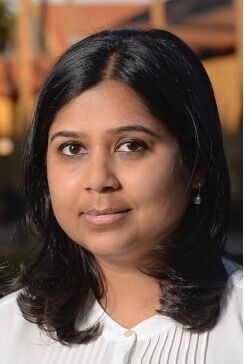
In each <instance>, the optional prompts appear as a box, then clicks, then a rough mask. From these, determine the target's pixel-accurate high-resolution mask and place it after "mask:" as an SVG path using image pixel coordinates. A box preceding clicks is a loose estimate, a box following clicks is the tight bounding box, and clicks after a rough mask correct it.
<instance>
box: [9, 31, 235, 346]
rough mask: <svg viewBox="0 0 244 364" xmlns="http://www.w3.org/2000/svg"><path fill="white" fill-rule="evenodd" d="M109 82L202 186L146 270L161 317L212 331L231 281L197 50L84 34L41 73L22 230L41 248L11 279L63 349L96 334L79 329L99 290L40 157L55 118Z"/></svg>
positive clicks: (151, 38) (209, 109)
mask: <svg viewBox="0 0 244 364" xmlns="http://www.w3.org/2000/svg"><path fill="white" fill-rule="evenodd" d="M105 79H114V80H118V81H120V82H122V83H124V84H127V85H129V86H130V87H131V88H132V89H134V90H135V91H136V92H137V94H138V95H139V96H140V97H141V99H142V100H143V102H144V104H145V105H146V106H147V107H148V109H149V110H150V112H151V113H152V114H153V115H154V116H156V117H157V118H158V119H159V120H162V122H163V123H164V125H166V127H167V128H168V129H169V130H170V132H171V133H172V134H173V135H174V136H175V138H176V139H177V141H178V144H179V147H180V151H181V155H182V158H183V162H184V165H185V169H186V171H187V173H188V176H189V185H190V183H191V182H192V180H193V179H196V180H197V179H199V180H202V181H204V185H203V187H202V189H201V196H202V203H201V204H200V205H198V206H197V205H194V204H193V202H189V206H188V208H187V211H186V212H185V215H184V217H183V219H182V221H181V223H180V226H179V227H178V229H177V231H176V232H175V234H174V236H172V237H171V238H170V239H169V241H168V243H167V246H165V243H164V244H162V245H163V246H161V245H158V246H156V247H154V249H153V253H154V254H155V257H156V258H157V266H154V267H151V268H144V270H143V271H144V272H145V274H148V275H150V276H152V277H155V278H156V279H158V280H159V281H160V282H161V292H162V295H161V297H160V300H161V306H162V309H161V310H160V311H159V312H160V313H161V314H164V315H168V316H169V317H172V318H173V319H175V320H176V321H178V322H180V323H181V324H183V325H184V326H185V327H186V328H187V329H189V330H197V331H204V330H207V329H210V328H211V327H213V326H214V325H215V323H216V321H217V318H218V316H219V312H220V299H221V297H222V293H223V290H224V289H225V286H226V281H227V274H226V271H225V269H224V266H223V263H222V255H223V250H224V245H225V242H226V235H227V226H228V216H229V200H230V188H229V174H228V168H227V164H226V159H225V155H224V151H223V143H222V134H221V126H220V121H219V115H218V111H217V107H216V102H215V98H214V93H213V90H212V86H211V83H210V81H209V78H208V76H207V73H206V71H205V70H204V68H203V66H202V64H201V62H200V61H199V60H198V58H197V57H196V56H195V55H194V53H193V51H192V50H191V49H190V48H189V47H188V46H187V45H186V44H185V43H184V42H183V41H182V40H180V39H179V38H178V37H176V36H175V35H173V34H171V33H169V32H167V31H163V30H154V29H152V30H133V29H132V30H129V29H123V30H110V31H102V32H100V33H96V34H94V35H92V36H89V37H87V38H85V39H83V40H81V41H79V42H78V43H76V44H74V45H73V46H72V47H70V48H69V49H68V50H67V51H66V52H65V53H64V54H63V55H62V56H61V57H60V59H59V60H58V61H57V62H56V64H55V65H54V66H53V67H52V69H51V70H50V72H49V74H48V75H47V78H46V80H45V82H44V85H43V87H42V90H41V91H40V94H39V97H38V100H37V104H36V108H35V112H34V117H33V121H32V123H31V125H30V127H29V130H28V134H27V138H26V145H25V155H24V186H25V192H26V215H25V225H26V226H27V229H29V231H30V230H32V232H33V236H34V235H35V238H37V240H38V244H41V250H40V252H39V254H38V256H37V258H36V259H35V261H34V262H32V263H31V264H29V265H26V266H25V267H23V268H22V270H21V272H20V274H19V276H18V279H17V281H15V285H14V287H15V289H19V288H22V291H21V293H20V294H19V296H18V304H19V306H20V309H21V311H22V313H23V315H24V317H25V318H26V319H27V320H29V321H31V322H35V323H36V324H38V325H39V327H40V328H42V329H44V330H47V331H48V332H49V333H50V334H51V335H52V336H53V337H54V339H56V340H59V341H60V342H62V343H82V342H83V343H84V342H88V341H89V340H91V339H92V338H94V337H96V335H98V334H99V324H97V325H96V326H94V327H91V328H88V329H87V330H85V331H78V330H77V329H76V327H75V323H76V320H77V318H78V317H85V316H86V314H87V313H88V311H89V305H90V304H91V302H92V301H93V299H94V297H95V298H97V299H99V298H101V296H103V294H104V289H103V284H102V279H101V273H100V272H99V269H98V267H97V265H96V264H95V262H94V260H93V257H92V254H91V253H89V252H88V251H87V250H85V249H84V248H83V247H81V246H79V245H78V244H76V243H75V242H73V241H72V240H71V239H70V238H69V237H68V236H67V235H66V234H65V233H64V231H63V230H62V229H61V227H60V226H59V225H58V223H57V222H56V220H55V217H54V215H53V212H52V207H51V204H50V199H49V191H48V185H47V175H46V164H45V157H46V150H47V139H48V132H49V128H50V125H51V123H52V121H53V120H54V117H55V114H56V113H57V111H58V110H59V109H60V108H61V107H62V106H64V105H65V104H67V103H68V102H69V101H70V100H71V99H72V98H74V97H76V96H77V95H79V94H80V93H81V92H82V91H84V90H86V89H88V88H91V87H93V86H94V85H96V84H98V83H99V82H101V81H103V80H105ZM166 254H167V257H168V259H167V264H165V259H164V257H165V255H166ZM160 262H162V263H161V264H160ZM163 262H164V263H163ZM100 329H101V328H100Z"/></svg>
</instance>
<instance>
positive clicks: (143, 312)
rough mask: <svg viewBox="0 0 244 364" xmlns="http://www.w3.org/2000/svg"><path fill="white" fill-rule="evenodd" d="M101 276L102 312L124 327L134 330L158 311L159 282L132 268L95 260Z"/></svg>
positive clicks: (99, 259) (98, 259)
mask: <svg viewBox="0 0 244 364" xmlns="http://www.w3.org/2000/svg"><path fill="white" fill-rule="evenodd" d="M96 261H97V264H98V265H99V267H100V270H101V272H102V276H103V284H104V287H105V296H104V297H103V298H102V299H101V300H100V304H101V306H102V307H103V308H104V310H105V311H106V312H107V313H108V314H109V315H110V316H111V317H112V318H113V319H114V320H115V321H117V322H119V323H120V324H121V325H122V326H124V327H133V326H135V325H136V324H137V323H139V322H140V321H143V320H145V319H147V318H149V317H151V316H153V315H154V314H155V310H157V309H159V308H160V304H159V294H160V290H159V285H158V282H157V281H156V280H155V279H154V278H152V277H149V276H147V275H145V274H144V273H142V272H140V271H139V270H138V269H137V268H135V267H133V266H125V265H119V264H118V262H111V261H108V260H105V259H101V258H96Z"/></svg>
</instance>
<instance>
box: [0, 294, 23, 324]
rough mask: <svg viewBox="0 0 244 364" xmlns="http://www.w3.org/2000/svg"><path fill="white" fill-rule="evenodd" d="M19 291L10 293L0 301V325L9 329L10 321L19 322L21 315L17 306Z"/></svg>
mask: <svg viewBox="0 0 244 364" xmlns="http://www.w3.org/2000/svg"><path fill="white" fill-rule="evenodd" d="M19 293H20V291H17V292H13V293H10V294H9V295H7V296H5V297H3V298H2V299H1V300H0V324H1V326H2V325H4V323H5V322H6V324H7V325H6V326H5V327H9V324H10V322H11V321H13V322H14V321H15V320H16V319H17V320H19V318H20V317H21V313H20V310H19V307H18V304H17V297H18V294H19Z"/></svg>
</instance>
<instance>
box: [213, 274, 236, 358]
mask: <svg viewBox="0 0 244 364" xmlns="http://www.w3.org/2000/svg"><path fill="white" fill-rule="evenodd" d="M242 282H243V279H242V271H241V270H239V269H238V270H237V271H235V272H234V273H232V274H231V275H230V276H229V279H228V282H227V286H226V290H225V292H224V294H223V297H222V300H221V311H220V316H219V319H218V321H217V324H216V325H215V326H214V327H213V329H211V330H210V332H209V338H208V355H207V358H208V360H207V362H209V363H236V364H239V363H241V362H242V361H241V358H242V286H243V283H242Z"/></svg>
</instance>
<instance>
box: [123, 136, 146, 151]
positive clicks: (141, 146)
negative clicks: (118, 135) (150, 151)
mask: <svg viewBox="0 0 244 364" xmlns="http://www.w3.org/2000/svg"><path fill="white" fill-rule="evenodd" d="M146 149H147V144H146V143H145V142H143V141H141V140H135V139H130V140H124V141H122V142H120V143H119V144H118V145H117V148H116V151H119V152H141V151H143V150H146Z"/></svg>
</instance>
